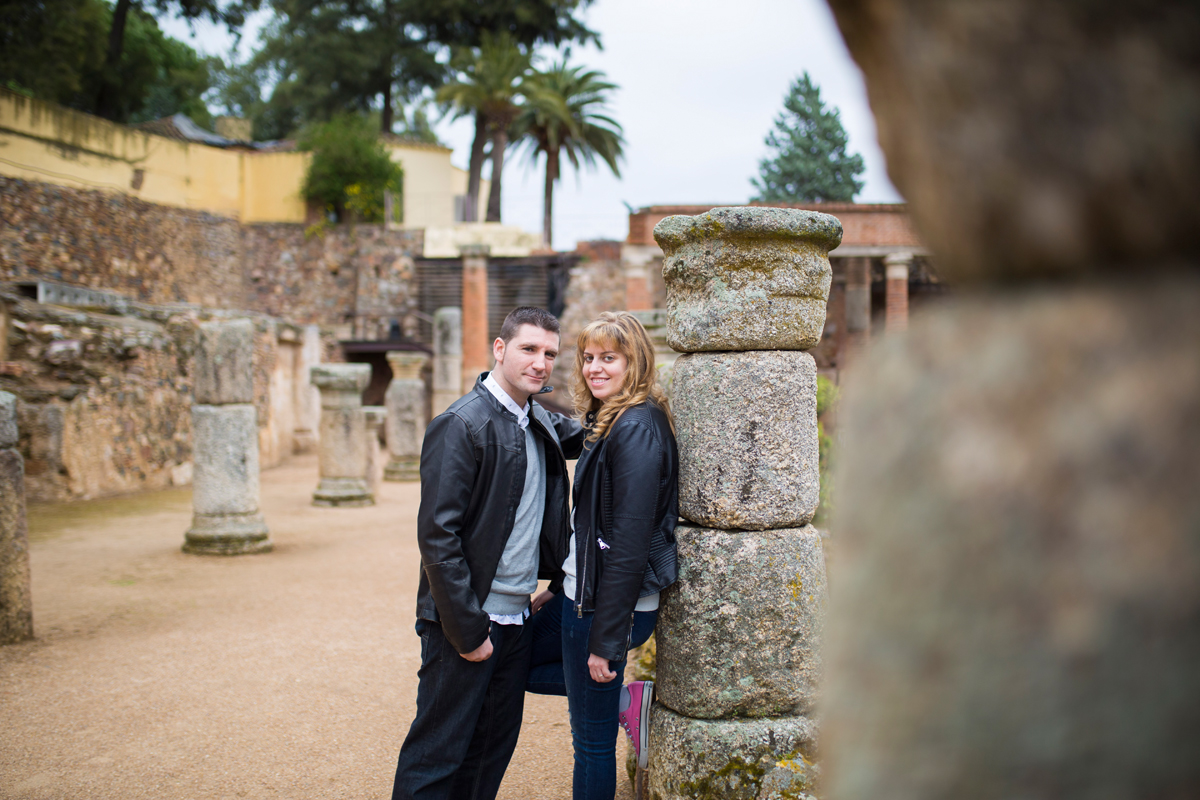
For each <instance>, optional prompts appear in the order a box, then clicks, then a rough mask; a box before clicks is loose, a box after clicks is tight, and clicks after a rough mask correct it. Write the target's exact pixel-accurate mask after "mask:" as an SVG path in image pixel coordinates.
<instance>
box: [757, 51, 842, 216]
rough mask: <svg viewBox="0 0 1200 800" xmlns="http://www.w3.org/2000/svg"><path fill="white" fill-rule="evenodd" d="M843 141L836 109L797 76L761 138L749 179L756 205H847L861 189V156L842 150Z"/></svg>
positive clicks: (809, 84) (817, 89)
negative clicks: (761, 154)
mask: <svg viewBox="0 0 1200 800" xmlns="http://www.w3.org/2000/svg"><path fill="white" fill-rule="evenodd" d="M848 143H849V137H848V136H847V135H846V129H845V128H843V127H842V121H841V119H840V118H839V115H838V110H837V109H836V108H826V107H825V103H824V102H823V101H822V100H821V90H820V89H819V88H818V87H817V86H816V85H815V84H814V83H813V82H812V79H811V78H810V77H809V76H808V73H807V72H805V73H804V74H803V75H802V76H801V77H799V78H797V79H796V81H795V82H794V83H793V84H792V86H791V88H790V89H789V91H788V94H787V97H786V98H784V101H783V111H782V112H781V113H780V115H779V116H778V117H776V118H775V129H774V130H773V131H771V132H770V133H769V134H767V138H766V144H767V147H768V148H769V155H768V156H767V157H766V158H764V159H763V160H762V161H760V162H759V165H758V173H759V177H758V178H754V179H751V182H752V183H753V184H754V188H755V189H756V190H757V191H758V195H757V196H756V197H755V198H754V200H755V201H757V202H767V203H770V202H780V201H782V202H809V201H820V200H843V201H852V200H853V199H854V195H856V194H857V193H858V192H860V191H862V187H863V184H862V181H860V180H859V179H858V176H859V175H861V174H862V173H863V171H864V169H865V167H864V166H863V160H862V156H860V155H857V154H854V155H851V154H849V153H847V152H846V146H847V144H848Z"/></svg>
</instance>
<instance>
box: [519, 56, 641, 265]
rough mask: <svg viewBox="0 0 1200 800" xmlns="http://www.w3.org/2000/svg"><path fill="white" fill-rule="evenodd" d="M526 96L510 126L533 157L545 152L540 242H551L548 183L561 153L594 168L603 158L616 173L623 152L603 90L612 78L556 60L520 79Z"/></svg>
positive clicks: (558, 165) (607, 90)
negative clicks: (524, 80)
mask: <svg viewBox="0 0 1200 800" xmlns="http://www.w3.org/2000/svg"><path fill="white" fill-rule="evenodd" d="M525 86H526V88H525V96H526V98H527V100H526V102H525V104H524V106H523V107H522V108H521V113H520V114H519V115H518V116H517V119H516V123H515V125H514V130H515V131H516V135H517V136H518V137H522V140H523V141H524V142H527V143H528V146H529V150H530V153H531V154H532V156H533V158H534V160H536V159H537V158H538V157H539V156H541V155H543V154H544V155H545V157H546V181H545V194H544V198H543V212H542V243H543V244H544V245H545V246H547V247H551V246H552V241H553V239H552V237H553V231H554V184H555V183H556V182H557V181H558V179H559V178H560V177H562V175H561V161H562V155H563V153H565V154H566V157H567V161H569V162H570V163H571V166H573V167H575V169H576V170H578V169H579V168H580V164H586V165H587V166H588V167H592V168H594V167H595V166H596V163H597V160H600V161H603V162H604V163H605V164H607V165H608V168H609V169H611V170H612V172H613V174H614V175H616V176H618V177H620V175H621V171H620V169H619V168H618V166H617V164H618V162H619V161H620V159H621V158H622V156H623V155H624V144H625V140H624V138H623V136H622V131H621V126H620V125H619V124H618V123H617V122H616V120H614V119H613V118H612V117H610V116H608V115H607V113H606V108H605V106H606V105H607V103H608V97H609V94H610V93H611V92H612V91H613V90H615V89H616V88H617V87H616V84H613V83H609V82H608V81H607V80H605V75H604V73H603V72H598V71H595V70H587V69H585V68H584V67H582V66H575V67H569V66H567V64H566V61H565V60H564V61H560V62H558V63H556V64H553V65H551V66H550V68H549V69H547V70H545V71H544V72H543V71H536V72H534V73H533V74H532V75H530V77H529V78H528V79H527V80H526V82H525Z"/></svg>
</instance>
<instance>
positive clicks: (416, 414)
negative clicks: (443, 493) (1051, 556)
mask: <svg viewBox="0 0 1200 800" xmlns="http://www.w3.org/2000/svg"><path fill="white" fill-rule="evenodd" d="M455 399H458V398H457V397H456V398H455ZM384 402H385V403H387V408H388V418H387V437H386V438H387V446H388V464H387V468H386V470H385V471H384V478H386V479H387V480H389V481H414V480H420V478H421V474H420V463H421V441H422V439H423V438H424V436H425V427H426V425H427V424H428V421H427V420H426V419H425V383H424V381H421V380H419V379H413V378H408V379H393V380H392V382H391V383H390V384H389V385H388V389H387V394H386V396H385V397H384Z"/></svg>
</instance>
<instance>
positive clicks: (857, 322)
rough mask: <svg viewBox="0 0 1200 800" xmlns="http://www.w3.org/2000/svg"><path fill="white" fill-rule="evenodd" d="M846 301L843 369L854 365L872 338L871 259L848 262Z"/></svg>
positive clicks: (847, 260) (840, 360) (863, 258)
mask: <svg viewBox="0 0 1200 800" xmlns="http://www.w3.org/2000/svg"><path fill="white" fill-rule="evenodd" d="M845 298H846V300H845V303H846V336H845V338H844V339H843V340H842V348H843V351H844V358H841V359H839V364H838V366H839V367H840V368H843V369H844V368H845V367H846V366H848V365H850V364H853V363H854V360H855V358H856V357H857V356H858V354H859V353H861V352H862V350H863V348H864V347H865V346H866V344H867V340H868V339H869V338H870V336H871V259H869V258H865V257H861V256H859V257H855V258H847V259H846V293H845ZM842 362H844V363H842Z"/></svg>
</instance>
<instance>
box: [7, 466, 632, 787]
mask: <svg viewBox="0 0 1200 800" xmlns="http://www.w3.org/2000/svg"><path fill="white" fill-rule="evenodd" d="M316 482H317V466H316V459H315V458H314V457H303V458H297V459H294V460H293V461H292V462H290V463H289V464H287V465H285V466H283V467H278V468H276V469H273V470H269V471H267V472H264V473H263V476H262V507H263V513H264V515H265V516H266V519H267V524H268V526H269V527H270V530H271V538H272V540H273V541H274V542H275V551H274V552H273V553H269V554H264V555H257V556H242V557H238V558H214V557H201V556H187V555H184V554H183V553H181V552H180V550H179V546H180V544H182V542H183V532H184V531H185V530H186V529H187V527H188V525H189V524H190V521H191V496H190V493H189V492H188V491H186V490H171V491H166V492H156V493H151V494H143V495H137V496H134V497H128V498H118V499H112V500H99V501H89V502H84V503H75V504H70V505H57V506H39V507H33V508H31V509H30V531H31V540H32V543H31V553H32V565H33V581H34V585H33V601H34V626H35V630H36V633H37V639H36V640H35V641H33V642H31V643H28V644H22V645H11V646H8V647H4V648H0V797H3V798H37V799H38V800H42V799H44V798H55V799H56V800H57V799H60V798H62V799H68V798H69V799H70V800H104V799H105V798H120V800H130V799H131V798H143V797H144V798H157V799H159V800H161V799H162V798H180V799H181V800H183V799H185V798H186V800H201V799H202V798H289V799H290V800H299V799H301V798H381V799H382V798H387V797H389V796H390V792H391V783H392V776H393V773H394V770H395V763H396V753H397V752H398V750H399V747H400V742H401V741H402V739H403V737H404V734H405V733H406V732H407V730H408V725H409V723H410V722H411V720H412V716H413V702H414V698H415V695H416V672H417V666H418V664H419V661H420V640H419V639H418V638H417V636H416V634H415V633H414V632H413V627H412V626H413V607H414V605H415V596H416V589H417V564H418V562H419V557H418V554H417V548H416V542H415V520H416V509H417V501H418V486H417V485H416V484H410V483H385V484H384V486H383V489H382V492H381V498H380V502H379V504H378V505H376V506H374V507H372V508H362V509H322V508H314V507H313V506H311V505H310V504H309V500H310V496H311V492H312V490H313V488H314V487H315V486H316ZM622 739H623V737H622ZM623 755H624V742H623V741H622V743H620V744H619V745H618V760H619V762H623ZM620 777H621V778H622V779H621V780H619V782H618V787H619V789H618V797H619V798H629V797H630V792H629V788H628V783H627V782H626V781H625V780H623V776H620ZM570 785H571V744H570V732H569V727H568V724H567V712H566V701H565V700H564V699H562V698H549V697H541V696H537V695H528V696H527V702H526V706H525V720H524V726H523V729H522V734H521V741H520V744H519V745H518V747H517V752H516V755H515V757H514V759H513V763H512V765H511V766H510V767H509V770H508V774H507V776H506V778H505V781H504V785H503V786H502V787H501V790H500V797H501V798H510V799H511V800H537V799H539V798H540V799H543V800H557V799H559V798H562V799H564V800H565V799H566V798H569V797H570V794H571V792H570Z"/></svg>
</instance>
